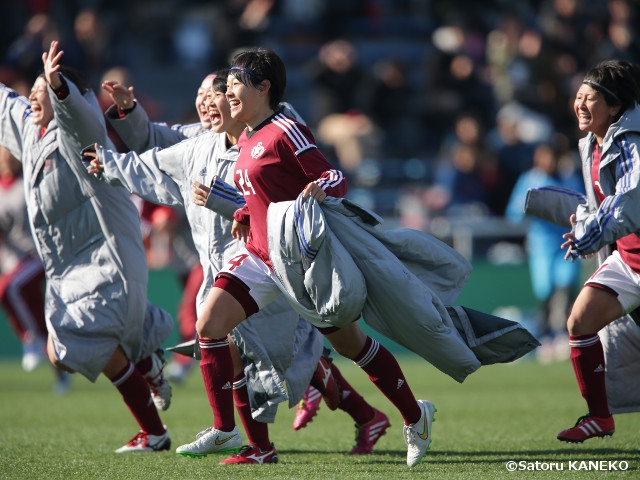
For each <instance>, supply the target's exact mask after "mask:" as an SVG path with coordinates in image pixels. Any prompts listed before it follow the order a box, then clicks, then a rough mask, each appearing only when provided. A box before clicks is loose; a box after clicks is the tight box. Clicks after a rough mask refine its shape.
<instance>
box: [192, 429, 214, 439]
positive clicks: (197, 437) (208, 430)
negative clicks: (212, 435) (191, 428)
mask: <svg viewBox="0 0 640 480" xmlns="http://www.w3.org/2000/svg"><path fill="white" fill-rule="evenodd" d="M212 430H213V427H207V428H205V429H204V430H203V431H201V432H199V433H197V434H196V440H198V439H199V438H200V437H202V436H203V435H206V434H207V433H209V432H210V431H212Z"/></svg>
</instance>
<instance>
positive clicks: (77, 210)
mask: <svg viewBox="0 0 640 480" xmlns="http://www.w3.org/2000/svg"><path fill="white" fill-rule="evenodd" d="M62 54H63V51H58V42H57V41H55V40H54V41H53V42H51V45H50V48H49V51H48V52H44V53H43V57H42V58H43V63H44V73H43V74H42V75H40V76H38V78H37V79H36V80H35V83H34V85H33V88H32V90H31V94H30V96H29V98H28V99H27V98H24V97H20V96H19V95H18V94H17V93H16V92H15V91H13V90H11V89H9V88H7V87H6V86H4V85H2V84H0V128H1V131H2V132H3V133H2V136H0V144H2V145H4V146H5V147H6V148H8V149H9V151H11V153H12V154H13V155H14V156H15V157H16V158H17V159H19V160H20V161H21V162H22V165H23V175H24V182H25V195H26V199H27V211H28V216H29V224H30V227H31V230H32V233H33V236H34V238H35V239H36V242H37V249H38V253H39V255H40V258H41V260H42V262H43V264H44V268H45V275H46V280H47V286H46V303H47V310H46V315H47V326H48V329H49V331H48V333H49V337H48V342H47V352H48V356H49V360H50V361H51V362H52V363H53V364H54V365H55V366H56V367H58V368H61V369H63V370H65V371H67V372H74V371H77V372H79V373H81V374H82V375H84V376H85V377H86V378H87V379H89V380H90V381H92V382H94V381H95V380H96V379H97V377H98V375H99V374H100V373H103V374H104V375H105V376H107V377H108V378H109V380H110V381H111V382H112V384H113V386H114V387H115V388H117V389H118V391H119V392H120V394H121V395H122V398H123V400H124V402H125V404H126V405H127V407H128V408H129V410H130V412H131V414H132V415H133V417H134V419H135V421H136V422H137V424H138V426H139V433H138V434H136V435H135V436H134V437H133V438H132V439H131V440H130V441H129V442H128V443H126V444H125V445H124V446H123V447H121V448H119V449H118V450H116V452H118V453H120V452H154V451H159V450H168V449H169V448H170V446H171V439H170V437H169V432H168V431H167V429H166V427H165V426H164V425H163V423H162V421H161V419H160V416H159V413H158V409H166V408H167V407H168V406H169V403H170V400H171V387H170V386H169V384H168V383H167V382H166V381H165V379H164V377H163V374H162V365H163V361H162V357H161V355H160V354H159V353H157V350H158V349H159V347H160V345H161V343H162V342H163V341H164V340H165V339H166V338H167V337H168V335H169V334H170V333H171V329H172V327H173V320H172V318H171V316H170V315H169V314H168V313H167V312H165V311H164V310H161V309H160V308H158V307H156V306H154V305H152V304H150V303H149V302H148V301H147V298H146V294H147V264H146V257H145V253H144V248H143V246H142V238H141V232H140V223H139V219H138V214H137V212H136V209H135V207H134V205H133V203H131V200H130V199H129V193H128V192H127V191H126V190H125V189H124V188H112V187H110V186H107V185H104V184H103V183H102V182H99V181H97V180H96V179H95V178H93V177H91V176H89V175H87V174H86V171H85V169H84V167H83V165H82V163H81V162H80V158H79V155H78V152H79V151H80V149H81V148H82V147H83V146H85V145H88V144H90V143H93V142H96V141H100V142H107V141H108V140H107V134H106V128H105V124H104V119H103V116H102V113H101V111H100V109H99V107H98V104H97V101H96V99H95V95H93V92H91V91H90V90H88V89H85V88H84V87H83V86H82V82H81V81H80V79H79V78H78V77H76V75H75V74H74V72H72V71H70V70H66V69H64V68H63V67H62V66H61V65H60V63H59V61H60V58H61V57H62ZM63 73H64V74H63ZM160 352H161V350H160Z"/></svg>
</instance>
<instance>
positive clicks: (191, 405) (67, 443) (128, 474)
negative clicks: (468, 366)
mask: <svg viewBox="0 0 640 480" xmlns="http://www.w3.org/2000/svg"><path fill="white" fill-rule="evenodd" d="M399 359H400V362H401V365H402V368H403V370H404V372H405V374H406V377H407V380H408V381H409V383H410V385H411V386H412V388H413V390H414V392H415V394H416V397H418V398H426V399H429V400H431V401H432V402H434V403H435V405H436V407H437V409H438V412H437V413H436V422H435V423H434V425H433V431H432V436H433V439H434V440H433V443H432V446H431V450H430V451H429V452H428V453H427V456H426V457H425V458H424V459H423V460H422V462H421V463H420V464H418V465H417V466H416V467H414V468H412V469H410V468H408V467H407V465H406V450H405V445H404V441H403V439H402V419H401V417H400V415H399V414H398V413H397V411H396V410H395V408H393V406H392V405H391V404H390V403H389V402H388V401H387V400H386V399H385V398H384V397H383V396H382V395H381V394H380V393H379V392H378V391H377V390H376V389H375V387H374V386H373V384H371V382H369V381H368V379H367V378H366V375H365V374H364V373H363V372H362V371H360V370H359V369H358V368H357V367H356V366H354V365H353V364H352V363H351V362H347V361H344V360H343V359H337V360H336V362H337V365H338V366H339V367H340V369H341V370H342V372H343V374H344V376H345V378H346V379H347V380H348V381H349V382H351V383H352V385H353V386H354V387H355V388H356V389H357V390H358V391H359V392H361V393H362V394H363V395H364V396H365V398H367V399H368V401H369V402H370V403H371V404H372V405H374V406H375V407H377V408H379V409H381V410H383V411H384V412H385V413H387V415H388V416H389V418H390V420H391V424H392V427H391V428H390V429H389V430H388V431H387V434H386V435H385V436H384V437H382V438H381V439H380V441H379V442H378V444H377V446H376V451H375V453H374V454H372V455H366V456H347V455H344V453H343V452H345V451H347V450H349V449H350V448H351V446H352V445H353V443H354V434H355V429H354V427H353V422H352V420H351V418H350V417H349V416H348V415H347V414H345V413H344V412H342V411H339V410H338V411H336V412H331V411H329V410H328V408H327V407H326V405H324V404H323V405H322V406H321V409H320V411H319V413H318V416H316V417H315V419H314V420H313V422H312V423H311V424H309V425H308V426H307V427H306V428H305V429H302V430H300V431H298V432H294V431H293V430H292V428H291V423H292V420H293V415H294V409H287V408H286V406H283V405H281V406H280V409H279V412H278V417H277V420H276V423H275V424H273V425H272V426H271V428H270V435H271V440H272V441H273V442H274V443H275V446H276V448H277V450H278V453H279V457H280V462H279V463H278V464H276V465H264V466H220V465H218V462H219V461H220V460H221V459H222V458H224V456H223V455H222V454H217V455H209V456H208V457H206V458H203V459H190V458H183V457H181V456H179V455H177V454H176V453H175V448H176V447H177V446H179V445H181V444H183V443H187V442H190V441H192V440H193V439H194V438H195V434H196V433H197V432H199V431H200V430H203V429H204V428H206V427H207V426H209V425H211V423H212V417H211V411H210V408H209V406H208V403H207V399H206V395H205V393H204V390H203V386H202V379H201V377H200V374H199V372H198V371H197V370H194V371H193V372H192V374H191V376H190V377H189V378H188V380H187V382H185V384H183V385H176V386H174V389H173V392H174V396H173V403H172V405H171V408H170V409H169V410H168V411H166V412H162V413H161V417H162V419H163V421H164V422H165V423H166V424H167V426H168V428H169V431H170V433H171V437H172V441H173V444H172V449H171V451H169V452H161V453H153V454H120V455H118V454H115V453H113V450H115V449H116V448H118V447H120V446H121V445H123V444H124V443H125V442H126V441H127V440H129V438H131V437H132V436H133V435H134V434H135V433H136V432H137V425H136V424H135V422H134V420H133V419H132V417H131V415H130V414H129V412H128V410H127V408H126V406H125V405H124V403H123V402H122V400H121V397H120V395H119V393H118V392H117V390H115V389H114V388H113V387H112V386H111V385H110V384H109V382H108V381H107V380H106V379H105V378H104V377H101V378H100V379H99V380H98V382H96V384H91V383H90V382H88V381H87V380H86V379H84V378H83V377H80V376H78V375H74V376H73V377H74V378H73V382H72V387H71V390H70V391H69V392H68V393H67V394H66V395H63V396H56V395H54V394H53V393H52V386H53V378H54V376H53V372H52V371H51V369H50V368H48V367H46V366H45V365H42V366H40V367H38V369H37V370H36V371H34V372H31V373H25V372H23V371H22V370H21V368H20V365H19V362H18V361H5V362H0V478H3V479H4V478H6V479H36V478H38V479H70V478H82V479H85V478H86V479H91V478H100V479H105V478H108V479H197V478H207V479H212V478H215V479H226V478H234V479H238V478H242V479H244V478H257V479H259V478H265V479H266V478H268V479H314V480H317V479H347V480H349V479H358V480H360V479H363V478H371V479H373V478H375V479H378V478H380V479H383V478H384V479H388V478H393V479H394V480H396V479H405V478H427V477H429V478H454V479H467V478H468V479H471V478H473V479H495V478H525V479H534V478H535V479H538V478H559V477H560V476H563V477H564V476H568V477H569V478H600V477H602V476H603V475H605V476H611V475H616V476H620V475H622V476H623V477H624V478H638V477H639V476H640V470H639V466H640V454H639V453H638V452H637V451H636V449H637V448H638V447H640V438H639V437H638V432H639V431H640V415H636V414H625V415H618V416H616V421H617V425H616V433H615V435H613V437H607V438H605V439H592V440H589V441H587V442H585V443H583V444H566V443H562V442H559V441H558V440H556V438H555V436H556V434H557V432H558V431H560V430H562V429H564V428H567V427H569V426H572V425H573V423H574V422H575V420H576V419H577V417H578V416H580V415H582V414H584V413H586V407H585V404H584V401H583V400H582V398H581V397H580V394H579V392H578V389H577V386H576V381H575V379H574V378H573V374H572V370H571V366H570V364H569V362H561V363H555V364H551V365H540V364H538V363H536V362H535V361H532V360H529V359H524V360H521V361H519V362H516V363H515V364H510V365H494V366H487V367H483V368H481V369H480V370H479V371H478V372H476V373H474V374H472V375H471V376H470V377H469V378H468V379H467V380H465V382H464V383H463V384H458V383H457V382H455V381H453V380H451V379H450V378H449V377H447V376H445V375H443V374H442V373H440V372H438V371H437V370H435V369H434V368H433V367H431V366H429V365H428V364H426V363H425V362H424V361H422V360H420V359H418V358H417V357H415V356H410V355H407V356H400V357H399ZM508 461H515V462H521V463H519V464H518V468H525V469H524V470H518V471H516V472H513V473H510V472H508V471H507V469H506V463H507V462H508ZM589 461H591V462H595V461H606V462H607V463H606V465H605V466H606V467H607V468H611V467H610V466H609V465H610V464H609V463H608V462H618V463H614V464H613V465H614V466H617V468H621V467H622V468H624V467H625V464H624V463H620V462H627V465H628V466H627V467H626V468H627V470H626V471H619V470H618V471H616V470H608V471H602V470H595V469H594V464H591V469H590V470H585V469H582V470H570V468H571V467H572V466H573V467H574V468H580V467H589V464H588V463H584V464H581V463H580V462H589ZM536 462H538V463H537V465H536ZM570 462H574V463H570ZM598 466H599V467H600V468H601V464H598ZM536 468H537V469H536ZM559 468H562V469H563V471H561V472H558V471H557V470H551V469H559Z"/></svg>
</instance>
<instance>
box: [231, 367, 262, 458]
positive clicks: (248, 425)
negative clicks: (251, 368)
mask: <svg viewBox="0 0 640 480" xmlns="http://www.w3.org/2000/svg"><path fill="white" fill-rule="evenodd" d="M233 398H234V400H235V401H236V410H238V414H239V415H240V420H242V425H243V426H244V431H245V432H246V433H247V437H248V441H249V444H251V445H255V446H256V447H259V448H261V449H262V450H268V449H270V448H271V441H270V440H269V425H268V424H267V423H263V422H258V421H257V420H254V418H253V417H252V416H251V405H250V404H249V392H248V391H247V379H246V378H245V376H244V374H243V375H241V376H239V377H236V378H234V381H233Z"/></svg>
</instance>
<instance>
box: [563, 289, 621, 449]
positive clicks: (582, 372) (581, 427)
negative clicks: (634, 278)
mask: <svg viewBox="0 0 640 480" xmlns="http://www.w3.org/2000/svg"><path fill="white" fill-rule="evenodd" d="M622 314H623V309H622V306H621V305H620V302H619V301H618V299H617V297H616V296H614V295H613V294H612V292H611V291H610V290H604V289H602V288H594V287H592V286H588V285H587V286H585V287H584V288H583V289H582V290H581V291H580V294H579V295H578V298H576V301H575V303H574V306H573V309H572V310H571V314H570V315H569V319H568V321H567V329H568V331H569V345H570V347H571V363H572V365H573V370H574V373H575V376H576V380H577V381H578V386H579V388H580V393H581V394H582V397H583V398H584V399H585V400H586V402H587V408H588V410H589V411H588V413H587V415H585V416H583V417H580V418H579V419H578V421H577V422H576V425H575V426H574V427H572V428H569V429H566V430H563V431H562V432H560V433H559V434H558V440H561V441H565V442H583V441H584V440H587V439H589V438H592V437H602V436H604V435H611V434H613V432H614V431H615V424H614V421H613V416H612V415H611V413H610V411H609V405H608V402H607V390H606V385H605V360H604V350H603V348H602V344H601V343H600V337H599V336H598V331H600V330H601V329H602V328H603V327H604V326H606V325H608V324H609V323H611V322H612V321H614V320H615V319H617V318H619V317H620V316H622Z"/></svg>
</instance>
